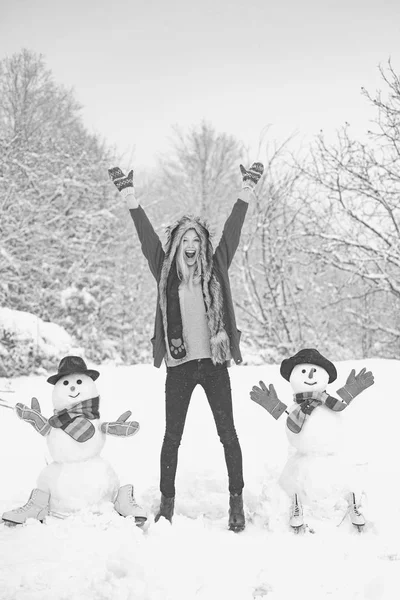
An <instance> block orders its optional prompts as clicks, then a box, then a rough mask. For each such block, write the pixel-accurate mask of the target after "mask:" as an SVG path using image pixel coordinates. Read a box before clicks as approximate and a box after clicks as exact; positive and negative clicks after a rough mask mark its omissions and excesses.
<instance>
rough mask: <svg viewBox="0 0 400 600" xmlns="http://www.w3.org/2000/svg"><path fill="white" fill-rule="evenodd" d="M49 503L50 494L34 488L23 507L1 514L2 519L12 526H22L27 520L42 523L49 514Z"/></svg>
mask: <svg viewBox="0 0 400 600" xmlns="http://www.w3.org/2000/svg"><path fill="white" fill-rule="evenodd" d="M49 501H50V494H48V493H47V492H44V491H43V490H39V489H37V488H36V489H34V490H33V491H32V493H31V495H30V496H29V500H28V502H27V503H26V504H24V506H20V507H19V508H14V509H13V510H9V511H7V512H5V513H3V515H2V519H3V521H5V522H6V523H8V524H14V525H22V524H23V523H25V521H26V520H27V519H37V520H38V521H41V522H42V523H43V521H44V520H45V518H46V517H47V515H48V514H49Z"/></svg>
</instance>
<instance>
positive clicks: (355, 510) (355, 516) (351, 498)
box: [346, 492, 365, 532]
mask: <svg viewBox="0 0 400 600" xmlns="http://www.w3.org/2000/svg"><path fill="white" fill-rule="evenodd" d="M346 500H347V502H348V505H349V506H348V509H347V514H348V515H349V517H350V520H351V522H352V524H353V525H354V527H355V528H356V529H357V530H358V531H360V532H361V531H362V530H363V527H364V525H365V518H364V515H362V513H361V512H360V511H359V507H360V505H359V504H357V503H356V496H355V494H354V493H353V492H350V493H349V494H348V495H347V497H346Z"/></svg>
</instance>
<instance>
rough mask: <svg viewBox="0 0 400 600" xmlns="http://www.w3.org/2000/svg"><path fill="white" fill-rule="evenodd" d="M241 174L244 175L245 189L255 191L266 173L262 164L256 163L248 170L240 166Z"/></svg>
mask: <svg viewBox="0 0 400 600" xmlns="http://www.w3.org/2000/svg"><path fill="white" fill-rule="evenodd" d="M240 172H241V173H242V179H243V185H242V187H243V189H245V188H250V189H251V190H254V188H255V187H256V185H257V183H258V182H259V180H260V177H261V175H262V174H263V173H264V165H263V164H262V163H260V162H255V163H253V164H252V165H251V167H250V169H248V170H247V169H245V167H244V166H243V165H240Z"/></svg>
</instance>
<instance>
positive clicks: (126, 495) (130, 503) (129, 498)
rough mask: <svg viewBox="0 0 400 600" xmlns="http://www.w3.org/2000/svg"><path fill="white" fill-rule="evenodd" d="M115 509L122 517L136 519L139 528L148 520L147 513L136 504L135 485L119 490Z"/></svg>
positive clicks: (125, 486)
mask: <svg viewBox="0 0 400 600" xmlns="http://www.w3.org/2000/svg"><path fill="white" fill-rule="evenodd" d="M114 508H115V510H116V511H117V513H118V514H120V515H121V516H122V517H134V518H135V523H136V525H137V526H138V527H141V526H142V525H144V523H145V522H146V520H147V515H146V511H145V510H144V509H143V508H142V507H141V506H139V504H138V503H137V502H136V500H135V496H134V493H133V485H131V484H130V483H128V484H127V485H123V486H122V487H120V488H119V490H118V494H117V498H116V500H115V502H114Z"/></svg>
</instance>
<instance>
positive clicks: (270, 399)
mask: <svg viewBox="0 0 400 600" xmlns="http://www.w3.org/2000/svg"><path fill="white" fill-rule="evenodd" d="M250 398H251V399H252V400H253V402H256V403H257V404H259V405H260V406H262V407H263V408H265V410H267V411H268V412H269V414H270V415H272V416H273V417H274V419H279V417H280V416H281V414H282V413H283V412H285V410H286V409H287V405H286V404H283V402H281V401H280V400H279V398H278V396H277V393H276V391H275V388H274V386H273V385H272V383H271V385H270V386H269V388H267V386H266V385H265V383H264V382H263V381H260V387H257V386H256V385H255V386H253V389H252V390H251V392H250Z"/></svg>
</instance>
